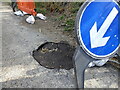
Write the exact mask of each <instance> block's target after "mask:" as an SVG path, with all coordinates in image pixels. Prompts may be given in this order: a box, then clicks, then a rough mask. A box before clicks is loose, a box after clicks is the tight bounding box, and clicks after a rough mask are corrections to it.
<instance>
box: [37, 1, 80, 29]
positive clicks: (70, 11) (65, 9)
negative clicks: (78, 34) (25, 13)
mask: <svg viewBox="0 0 120 90" xmlns="http://www.w3.org/2000/svg"><path fill="white" fill-rule="evenodd" d="M81 5H82V2H36V10H37V12H39V13H43V14H44V15H46V14H49V15H50V14H51V15H53V16H55V18H54V20H55V21H58V22H59V23H60V24H59V26H61V27H63V28H64V30H65V31H73V30H74V22H75V17H76V14H77V11H78V10H79V8H80V6H81Z"/></svg>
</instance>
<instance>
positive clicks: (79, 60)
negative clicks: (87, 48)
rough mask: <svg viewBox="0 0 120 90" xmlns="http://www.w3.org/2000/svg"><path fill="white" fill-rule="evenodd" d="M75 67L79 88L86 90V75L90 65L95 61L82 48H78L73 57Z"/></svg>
mask: <svg viewBox="0 0 120 90" xmlns="http://www.w3.org/2000/svg"><path fill="white" fill-rule="evenodd" d="M73 60H74V65H75V76H76V82H77V88H84V73H85V69H86V68H87V66H88V64H89V63H90V62H91V61H93V60H94V59H93V58H91V57H90V56H88V55H87V54H86V53H85V52H84V51H83V50H82V49H81V48H80V46H78V47H77V48H76V51H75V54H74V56H73Z"/></svg>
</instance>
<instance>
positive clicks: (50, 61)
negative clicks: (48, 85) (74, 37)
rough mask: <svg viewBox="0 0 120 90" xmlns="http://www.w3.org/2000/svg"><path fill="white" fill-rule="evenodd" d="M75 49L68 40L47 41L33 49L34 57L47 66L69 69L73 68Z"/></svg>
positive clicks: (49, 67)
mask: <svg viewBox="0 0 120 90" xmlns="http://www.w3.org/2000/svg"><path fill="white" fill-rule="evenodd" d="M74 51H75V47H73V46H71V45H69V44H68V43H67V42H63V41H62V42H59V43H54V42H46V43H44V44H42V45H40V46H39V47H38V49H37V50H34V51H33V57H34V59H35V60H36V61H37V62H38V63H39V64H40V65H41V66H43V67H45V68H48V69H66V70H69V69H71V68H73V61H72V58H73V54H74Z"/></svg>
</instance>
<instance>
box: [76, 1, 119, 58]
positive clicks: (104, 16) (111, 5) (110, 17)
mask: <svg viewBox="0 0 120 90" xmlns="http://www.w3.org/2000/svg"><path fill="white" fill-rule="evenodd" d="M119 11H120V8H119V6H118V4H117V2H115V1H114V0H102V1H101V0H93V1H90V2H86V3H84V5H83V6H82V8H81V9H80V10H79V11H78V14H77V18H76V31H77V32H76V34H77V39H78V43H79V44H81V46H82V48H83V49H84V50H85V51H86V53H87V54H89V55H90V56H92V57H93V58H96V59H102V58H106V57H110V56H111V55H113V54H115V53H116V51H117V50H118V48H119V43H120V42H119V38H120V36H119V35H120V34H119V31H120V25H119V24H120V17H119V16H120V13H119Z"/></svg>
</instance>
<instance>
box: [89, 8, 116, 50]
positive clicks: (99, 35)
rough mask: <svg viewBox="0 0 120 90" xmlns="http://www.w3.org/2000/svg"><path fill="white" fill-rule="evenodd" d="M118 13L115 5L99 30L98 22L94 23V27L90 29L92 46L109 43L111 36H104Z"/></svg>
mask: <svg viewBox="0 0 120 90" xmlns="http://www.w3.org/2000/svg"><path fill="white" fill-rule="evenodd" d="M117 14H118V10H117V9H116V8H115V7H114V8H113V9H112V11H111V12H110V14H109V15H108V16H107V18H106V20H105V21H104V23H103V24H102V26H101V27H100V29H99V30H98V31H97V22H95V23H94V25H93V27H92V28H91V30H90V40H91V48H97V47H102V46H105V45H106V44H107V42H108V40H109V39H110V36H109V37H104V38H103V36H104V35H105V33H106V32H107V30H108V28H109V27H110V25H111V23H112V22H113V20H114V19H115V17H116V16H117Z"/></svg>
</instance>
